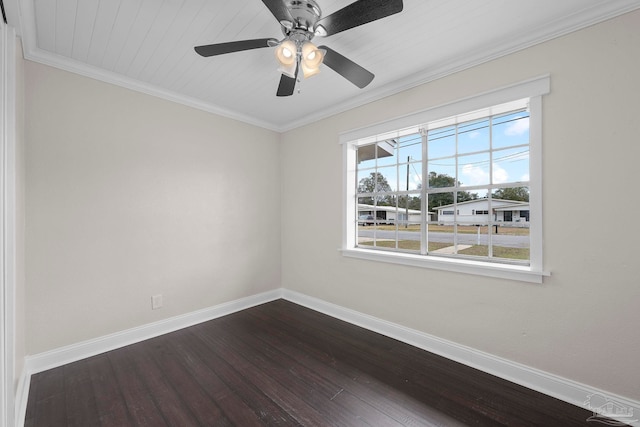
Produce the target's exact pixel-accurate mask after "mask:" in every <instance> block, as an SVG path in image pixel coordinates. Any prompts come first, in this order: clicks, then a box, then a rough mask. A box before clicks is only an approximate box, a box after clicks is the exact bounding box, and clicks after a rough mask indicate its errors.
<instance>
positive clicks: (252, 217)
mask: <svg viewBox="0 0 640 427" xmlns="http://www.w3.org/2000/svg"><path fill="white" fill-rule="evenodd" d="M24 73H25V76H24V79H25V105H26V120H27V123H26V134H25V140H26V151H25V153H26V189H27V190H26V224H27V228H26V259H27V265H26V280H27V293H26V297H27V301H28V305H27V310H26V317H27V319H28V320H27V342H26V348H27V352H28V354H37V353H40V352H44V351H47V350H51V349H54V348H58V347H61V346H64V345H69V344H74V343H78V342H80V341H83V340H87V339H92V338H96V337H100V336H103V335H106V334H109V333H114V332H118V331H121V330H125V329H128V328H132V327H136V326H140V325H143V324H147V323H150V322H153V321H157V320H161V319H164V318H168V317H172V316H176V315H180V314H184V313H189V312H192V311H195V310H198V309H202V308H206V307H211V306H214V305H216V304H219V303H223V302H228V301H231V300H234V299H238V298H241V297H245V296H249V295H254V294H257V293H260V292H264V291H267V290H272V289H276V288H278V287H279V286H280V282H281V280H280V265H281V263H280V170H279V167H280V160H279V156H280V153H279V141H280V135H279V134H277V133H275V132H271V131H267V130H264V129H260V128H257V127H255V126H251V125H247V124H243V123H240V122H237V121H233V120H230V119H225V118H221V117H219V116H215V115H212V114H208V113H205V112H202V111H198V110H195V109H192V108H188V107H185V106H182V105H178V104H175V103H171V102H168V101H164V100H161V99H158V98H155V97H151V96H147V95H143V94H140V93H137V92H133V91H130V90H126V89H123V88H119V87H116V86H112V85H109V84H105V83H102V82H99V81H96V80H92V79H88V78H84V77H81V76H78V75H75V74H71V73H67V72H64V71H61V70H58V69H53V68H49V67H47V66H43V65H40V64H36V63H33V62H30V61H25V63H24ZM155 294H163V296H164V307H163V308H162V309H160V310H154V311H152V310H151V296H152V295H155Z"/></svg>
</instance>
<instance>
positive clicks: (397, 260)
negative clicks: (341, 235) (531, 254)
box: [340, 248, 551, 283]
mask: <svg viewBox="0 0 640 427" xmlns="http://www.w3.org/2000/svg"><path fill="white" fill-rule="evenodd" d="M340 251H341V252H342V255H343V256H345V257H349V258H357V259H364V260H368V261H376V262H387V263H392V264H400V265H408V266H412V267H421V268H429V269H433V270H444V271H452V272H457V273H466V274H475V275H478V276H488V277H497V278H501V279H511V280H518V281H522V282H529V283H542V279H543V277H545V276H550V275H551V273H549V272H544V271H534V270H532V269H531V267H523V266H518V265H507V264H496V263H489V262H482V261H472V260H466V259H453V258H439V257H429V256H424V255H412V254H406V253H397V252H382V251H372V250H368V249H359V248H353V249H341V250H340Z"/></svg>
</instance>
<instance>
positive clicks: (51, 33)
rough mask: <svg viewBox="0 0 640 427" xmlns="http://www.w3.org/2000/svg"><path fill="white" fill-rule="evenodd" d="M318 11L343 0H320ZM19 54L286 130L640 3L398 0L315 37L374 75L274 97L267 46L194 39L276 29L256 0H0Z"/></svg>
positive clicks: (325, 72) (326, 74)
mask: <svg viewBox="0 0 640 427" xmlns="http://www.w3.org/2000/svg"><path fill="white" fill-rule="evenodd" d="M317 1H318V4H319V5H320V7H321V8H322V12H323V16H327V15H328V14H330V13H332V12H334V11H336V10H338V9H340V8H342V7H344V6H346V5H348V4H350V3H351V2H352V0H317ZM4 3H5V7H6V9H7V13H8V20H9V24H11V25H13V26H15V27H17V30H18V33H19V34H20V35H21V37H22V40H23V46H24V54H25V58H27V59H30V60H33V61H37V62H41V63H44V64H48V65H52V66H55V67H59V68H62V69H65V70H69V71H73V72H76V73H80V74H83V75H86V76H90V77H94V78H97V79H100V80H103V81H107V82H110V83H114V84H118V85H121V86H125V87H128V88H132V89H135V90H140V91H143V92H145V93H150V94H153V95H156V96H161V97H163V98H166V99H170V100H173V101H177V102H181V103H184V104H187V105H190V106H194V107H197V108H201V109H203V110H206V111H211V112H214V113H217V114H221V115H224V116H227V117H232V118H236V119H239V120H242V121H245V122H248V123H252V124H256V125H259V126H262V127H265V128H268V129H273V130H277V131H284V130H289V129H292V128H295V127H298V126H301V125H303V124H306V123H310V122H312V121H315V120H318V119H320V118H323V117H327V116H330V115H332V114H335V113H337V112H340V111H344V110H346V109H349V108H352V107H355V106H357V105H362V104H364V103H367V102H370V101H372V100H376V99H379V98H382V97H384V96H388V95H390V94H393V93H397V92H399V91H401V90H404V89H408V88H410V87H413V86H416V85H418V84H421V83H424V82H427V81H430V80H433V79H436V78H439V77H442V76H444V75H447V74H449V73H452V72H455V71H459V70H461V69H464V68H467V67H470V66H473V65H476V64H479V63H482V62H485V61H487V60H490V59H493V58H496V57H499V56H502V55H505V54H508V53H511V52H514V51H517V50H520V49H523V48H526V47H529V46H531V45H534V44H537V43H540V42H543V41H546V40H549V39H551V38H554V37H558V36H561V35H564V34H567V33H569V32H572V31H575V30H578V29H580V28H584V27H586V26H589V25H592V24H595V23H597V22H600V21H603V20H605V19H609V18H612V17H614V16H617V15H620V14H622V13H625V12H628V11H631V10H634V9H637V8H640V0H605V1H603V0H529V1H524V0H404V10H403V11H402V12H400V13H399V14H397V15H393V16H391V17H387V18H384V19H382V20H379V21H376V22H373V23H369V24H366V25H363V26H361V27H357V28H354V29H351V30H348V31H345V32H342V33H339V34H336V35H334V36H330V37H326V38H322V39H321V38H319V37H316V38H315V39H314V42H315V43H316V44H326V45H327V46H329V47H331V48H332V49H334V50H336V51H338V52H339V53H341V54H343V55H344V56H346V57H348V58H349V59H351V60H353V61H355V62H357V63H359V64H360V65H362V66H363V67H365V68H366V69H368V70H369V71H371V72H373V73H374V74H375V75H376V77H375V79H374V80H373V82H372V83H371V84H370V85H369V86H367V87H366V88H365V89H358V88H357V87H356V86H354V85H353V84H351V83H349V82H348V81H347V80H345V79H344V78H342V77H341V76H340V75H338V74H336V73H335V72H334V71H333V70H331V69H329V68H327V67H326V66H323V68H322V72H321V73H320V74H318V75H316V76H314V77H312V78H310V79H307V80H303V81H302V83H301V84H300V86H299V87H300V89H301V90H300V92H299V93H298V92H297V89H296V93H295V94H294V95H293V96H290V97H286V98H279V97H276V95H275V94H276V89H277V87H278V82H279V79H280V75H279V74H278V72H277V71H276V61H275V57H274V53H273V48H264V49H256V50H250V51H244V52H237V53H233V54H227V55H222V56H216V57H210V58H203V57H201V56H199V55H197V54H196V53H195V52H194V50H193V47H194V46H197V45H203V44H211V43H220V42H227V41H236V40H244V39H253V38H269V37H273V38H278V39H281V38H282V32H281V30H280V25H279V23H278V22H277V21H276V20H275V18H274V17H273V15H272V14H271V13H270V12H269V10H268V9H267V8H266V7H265V5H264V4H263V3H262V1H260V0H234V1H229V0H4Z"/></svg>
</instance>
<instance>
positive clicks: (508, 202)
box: [437, 198, 529, 210]
mask: <svg viewBox="0 0 640 427" xmlns="http://www.w3.org/2000/svg"><path fill="white" fill-rule="evenodd" d="M488 201H489V199H486V198H483V199H473V200H467V201H466V202H459V203H458V204H457V206H460V205H468V204H470V203H479V202H488ZM491 203H498V204H501V205H502V206H494V209H500V208H502V207H504V206H505V205H508V206H511V207H513V206H517V205H521V206H524V205H527V206H529V202H519V201H517V200H505V199H491ZM453 206H456V205H454V204H453V203H452V204H450V205H442V206H438V207H437V209H438V210H441V209H445V208H450V207H453Z"/></svg>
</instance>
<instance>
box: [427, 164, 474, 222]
mask: <svg viewBox="0 0 640 427" xmlns="http://www.w3.org/2000/svg"><path fill="white" fill-rule="evenodd" d="M457 184H458V186H460V185H461V183H460V182H458V183H457ZM455 186H456V179H455V178H454V177H452V176H449V175H447V174H445V173H440V174H439V173H435V172H429V188H450V187H455ZM457 198H458V202H466V201H468V200H475V199H477V198H478V194H477V193H469V192H468V191H458V197H457ZM452 203H453V192H447V193H432V194H429V211H430V212H433V211H435V210H437V209H438V206H445V205H450V204H452Z"/></svg>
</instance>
